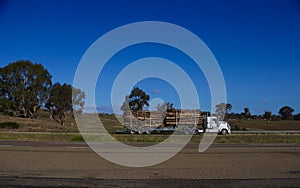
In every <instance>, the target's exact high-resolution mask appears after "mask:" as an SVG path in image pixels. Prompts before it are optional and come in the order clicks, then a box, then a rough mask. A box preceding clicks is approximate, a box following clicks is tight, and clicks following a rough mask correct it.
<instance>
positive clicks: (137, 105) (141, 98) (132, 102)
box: [128, 87, 150, 111]
mask: <svg viewBox="0 0 300 188" xmlns="http://www.w3.org/2000/svg"><path fill="white" fill-rule="evenodd" d="M149 100H150V97H149V95H147V94H146V93H145V92H144V91H143V90H142V89H140V88H139V87H135V88H133V89H132V91H131V93H130V95H129V97H128V102H129V108H130V110H133V111H141V110H143V107H144V106H149V103H148V101H149Z"/></svg>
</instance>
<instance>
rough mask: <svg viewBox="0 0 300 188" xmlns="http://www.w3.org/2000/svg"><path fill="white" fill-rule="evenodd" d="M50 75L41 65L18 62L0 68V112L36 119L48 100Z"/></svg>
mask: <svg viewBox="0 0 300 188" xmlns="http://www.w3.org/2000/svg"><path fill="white" fill-rule="evenodd" d="M51 77H52V76H51V74H50V73H49V72H48V71H47V69H45V68H44V67H43V66H42V65H41V64H33V63H32V62H30V61H24V60H20V61H17V62H14V63H10V64H9V65H7V66H6V67H4V68H0V99H1V100H0V102H1V105H0V107H1V108H2V109H1V110H2V111H4V110H8V109H10V110H13V111H14V112H17V111H19V112H21V113H22V114H23V115H24V117H36V113H37V109H38V108H40V107H41V106H43V105H44V104H45V102H46V100H47V98H48V91H49V88H50V86H51V84H52V82H51Z"/></svg>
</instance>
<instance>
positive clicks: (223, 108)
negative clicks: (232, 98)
mask: <svg viewBox="0 0 300 188" xmlns="http://www.w3.org/2000/svg"><path fill="white" fill-rule="evenodd" d="M231 109H232V105H231V104H230V103H220V104H217V105H216V115H217V116H221V117H226V114H228V112H230V111H231Z"/></svg>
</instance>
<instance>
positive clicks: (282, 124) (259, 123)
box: [229, 120, 300, 130]
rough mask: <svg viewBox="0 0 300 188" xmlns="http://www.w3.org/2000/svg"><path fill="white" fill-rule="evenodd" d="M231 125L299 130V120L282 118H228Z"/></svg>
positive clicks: (251, 128) (253, 128)
mask: <svg viewBox="0 0 300 188" xmlns="http://www.w3.org/2000/svg"><path fill="white" fill-rule="evenodd" d="M229 123H230V125H231V127H235V126H236V125H237V126H238V127H239V128H245V129H247V130H300V121H291V120H282V121H270V122H268V121H265V120H229Z"/></svg>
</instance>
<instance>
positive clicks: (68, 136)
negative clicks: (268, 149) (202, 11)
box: [0, 132, 300, 143]
mask: <svg viewBox="0 0 300 188" xmlns="http://www.w3.org/2000/svg"><path fill="white" fill-rule="evenodd" d="M112 136H113V137H114V138H116V139H117V140H118V141H120V142H123V143H131V142H151V143H158V142H161V141H163V140H165V139H167V138H168V137H169V135H120V134H112ZM96 138H97V137H96ZM201 138H202V135H194V136H193V137H192V139H191V141H190V143H200V140H201ZM0 140H15V141H21V140H22V141H60V142H74V141H76V142H82V141H84V139H83V138H82V136H81V135H80V134H79V133H25V132H0ZM95 140H97V141H100V140H101V141H104V140H103V137H98V139H95ZM214 143H300V134H231V135H226V136H222V135H218V136H217V138H216V139H215V142H214Z"/></svg>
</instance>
